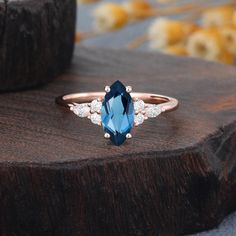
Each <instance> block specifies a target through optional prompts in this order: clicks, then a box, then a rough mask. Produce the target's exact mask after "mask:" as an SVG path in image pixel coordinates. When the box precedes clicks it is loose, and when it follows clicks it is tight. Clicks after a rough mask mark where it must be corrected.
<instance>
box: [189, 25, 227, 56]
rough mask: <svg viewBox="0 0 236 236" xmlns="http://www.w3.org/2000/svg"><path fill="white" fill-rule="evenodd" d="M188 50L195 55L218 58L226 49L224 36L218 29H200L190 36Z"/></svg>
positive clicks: (191, 54)
mask: <svg viewBox="0 0 236 236" xmlns="http://www.w3.org/2000/svg"><path fill="white" fill-rule="evenodd" d="M187 51H188V54H189V55H190V56H193V57H199V58H203V59H206V60H218V59H219V57H220V56H221V55H222V52H224V51H225V47H224V43H223V38H222V37H221V35H220V34H219V32H218V31H217V30H216V29H200V30H198V31H196V32H195V33H193V34H192V35H191V36H190V37H189V40H188V43H187Z"/></svg>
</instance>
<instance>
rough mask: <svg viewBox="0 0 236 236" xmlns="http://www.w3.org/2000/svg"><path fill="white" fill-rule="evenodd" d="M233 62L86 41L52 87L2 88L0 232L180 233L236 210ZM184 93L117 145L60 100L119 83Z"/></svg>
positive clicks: (209, 224)
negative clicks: (101, 46)
mask: <svg viewBox="0 0 236 236" xmlns="http://www.w3.org/2000/svg"><path fill="white" fill-rule="evenodd" d="M235 76H236V69H235V68H234V67H230V66H226V65H221V64H216V63H210V62H205V61H201V60H194V59H189V58H179V57H170V56H165V55H161V54H155V55H154V54H146V53H140V52H132V53H131V52H126V51H115V50H114V51H113V50H99V49H86V48H78V49H77V51H76V55H75V58H74V61H73V65H72V66H71V68H70V70H69V71H68V72H67V73H66V74H64V75H63V76H61V77H60V78H58V79H57V80H56V81H55V82H54V83H51V84H49V85H48V86H46V87H44V88H41V89H38V90H32V91H26V92H21V93H11V94H4V95H1V96H0V109H1V113H0V137H1V139H0V150H1V155H0V202H1V204H0V235H7V236H8V235H82V236H86V235H89V236H90V235H92V236H94V235H99V236H100V235H101V236H103V235H117V236H121V235H125V236H127V235H131V236H134V235H161V236H162V235H168V236H169V235H183V234H187V233H194V232H197V231H202V230H207V229H210V228H212V227H215V226H217V225H218V224H219V223H220V222H221V221H222V219H223V218H224V217H225V216H226V215H227V214H229V213H230V212H232V211H234V210H235V209H236V146H235V143H236V102H235V101H236V94H235V91H236V80H235ZM117 79H119V80H121V81H122V82H123V83H124V84H126V85H132V86H133V90H134V91H137V92H151V93H160V94H164V95H169V96H172V97H176V98H178V99H179V101H180V107H179V109H178V110H177V111H174V112H171V113H166V114H163V115H161V116H160V117H158V118H157V119H149V120H147V121H145V123H144V124H143V125H142V126H140V127H138V128H136V129H134V131H133V138H132V139H131V140H128V141H127V142H126V143H125V144H124V145H122V146H120V147H117V146H113V145H112V144H111V143H110V142H109V141H107V140H105V139H104V138H103V131H102V128H101V127H99V126H96V125H93V124H92V123H91V122H90V121H89V120H88V119H80V118H78V117H76V116H75V115H74V114H73V113H71V112H68V111H66V110H63V109H61V108H60V107H58V106H56V105H55V104H54V100H55V97H57V96H59V95H62V94H65V93H70V92H85V91H97V90H98V91H99V90H101V91H102V90H103V88H104V85H110V84H112V83H113V82H114V81H115V80H117Z"/></svg>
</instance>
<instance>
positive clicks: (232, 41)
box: [219, 26, 236, 55]
mask: <svg viewBox="0 0 236 236" xmlns="http://www.w3.org/2000/svg"><path fill="white" fill-rule="evenodd" d="M219 32H220V33H221V35H222V37H223V39H224V43H225V47H226V48H227V49H228V51H229V52H231V53H233V54H234V55H236V26H225V27H222V28H220V29H219Z"/></svg>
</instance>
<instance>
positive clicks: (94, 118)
mask: <svg viewBox="0 0 236 236" xmlns="http://www.w3.org/2000/svg"><path fill="white" fill-rule="evenodd" d="M91 121H92V123H94V124H95V125H101V122H102V118H101V115H99V114H97V113H93V114H92V115H91Z"/></svg>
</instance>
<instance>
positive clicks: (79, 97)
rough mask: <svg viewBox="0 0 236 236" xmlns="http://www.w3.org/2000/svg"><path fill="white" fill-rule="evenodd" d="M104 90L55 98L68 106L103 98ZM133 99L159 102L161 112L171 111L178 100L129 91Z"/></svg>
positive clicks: (62, 104) (152, 102)
mask: <svg viewBox="0 0 236 236" xmlns="http://www.w3.org/2000/svg"><path fill="white" fill-rule="evenodd" d="M105 94H106V93H105V92H89V93H72V94H67V95H63V96H60V97H58V98H56V103H57V104H59V105H61V106H64V107H66V108H70V106H69V104H72V103H86V102H91V101H92V100H94V99H101V100H103V98H104V96H105ZM130 95H131V97H132V98H133V99H141V100H143V101H144V102H146V103H150V104H160V106H161V109H162V112H166V111H173V110H175V109H176V108H177V107H178V100H177V99H175V98H172V97H168V96H163V95H158V94H150V93H130Z"/></svg>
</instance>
